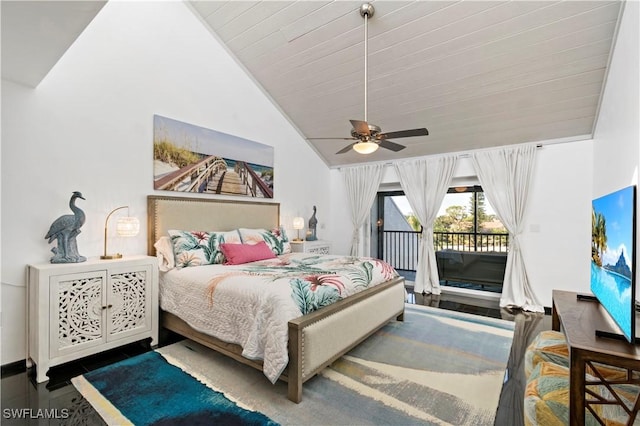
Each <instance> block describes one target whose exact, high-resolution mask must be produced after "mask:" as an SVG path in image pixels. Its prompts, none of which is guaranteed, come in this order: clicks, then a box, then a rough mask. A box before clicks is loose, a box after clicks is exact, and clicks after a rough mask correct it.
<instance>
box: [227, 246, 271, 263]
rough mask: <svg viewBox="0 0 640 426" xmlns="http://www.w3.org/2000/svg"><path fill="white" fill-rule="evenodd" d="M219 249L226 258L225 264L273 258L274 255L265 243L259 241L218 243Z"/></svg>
mask: <svg viewBox="0 0 640 426" xmlns="http://www.w3.org/2000/svg"><path fill="white" fill-rule="evenodd" d="M220 249H221V250H222V253H224V257H225V258H226V259H227V261H226V262H225V265H242V264H243V263H249V262H255V261H257V260H264V259H273V258H275V257H276V255H275V254H274V253H273V251H271V249H270V248H269V246H267V243H265V242H264V241H260V242H258V243H256V244H225V243H223V244H220Z"/></svg>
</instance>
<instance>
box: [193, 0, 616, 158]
mask: <svg viewBox="0 0 640 426" xmlns="http://www.w3.org/2000/svg"><path fill="white" fill-rule="evenodd" d="M362 3H363V2H361V1H260V2H257V1H226V2H222V1H220V2H218V1H191V2H190V5H191V6H192V9H193V10H194V12H195V13H196V14H197V15H199V16H200V17H201V19H202V20H203V22H205V23H206V25H208V26H209V27H210V29H211V31H212V33H213V34H214V35H215V36H216V37H217V38H218V39H219V40H220V41H221V42H223V43H224V44H225V45H226V46H227V48H228V50H229V51H230V52H231V53H232V54H233V55H234V56H235V57H236V59H237V61H238V62H239V63H241V64H242V65H243V67H244V68H245V69H246V70H247V71H248V72H249V73H250V74H251V75H252V77H253V78H254V79H255V81H257V82H258V83H259V84H260V85H261V86H262V89H263V90H264V91H265V92H266V93H267V94H268V95H269V96H270V97H271V98H272V99H273V101H274V102H275V103H276V104H277V105H278V107H279V108H280V109H281V110H282V111H283V112H284V113H285V114H286V115H287V116H288V118H289V119H290V120H291V122H292V123H294V125H295V126H296V127H297V128H298V130H299V131H300V133H301V134H302V135H303V136H304V137H305V138H317V137H330V138H333V137H335V138H336V139H331V140H313V141H309V143H310V144H312V147H313V148H314V149H315V150H316V151H317V152H318V154H319V155H320V156H321V157H322V158H323V159H324V160H325V161H326V163H327V164H328V165H329V166H342V165H348V164H356V163H363V162H367V161H388V160H394V159H402V158H408V157H416V156H424V155H431V154H438V153H444V152H459V151H468V150H472V149H477V148H483V147H494V146H501V145H511V144H516V143H527V142H538V141H555V140H572V139H575V140H580V139H589V138H590V137H591V135H592V132H593V128H594V125H595V120H596V115H597V110H598V105H599V99H600V96H601V93H602V90H603V84H604V80H605V77H606V70H607V65H608V61H609V57H610V55H611V51H612V48H613V45H614V37H615V33H616V28H617V23H618V18H619V14H620V11H621V7H622V3H621V2H619V1H600V0H596V1H547V0H544V1H372V2H370V3H371V4H373V6H374V7H375V14H374V16H373V17H372V18H371V19H370V20H369V21H368V22H369V23H368V33H369V37H368V52H369V54H368V79H367V80H368V91H367V92H368V102H367V103H368V105H367V107H368V108H367V109H368V122H369V123H373V124H376V125H378V126H380V127H381V128H382V131H383V132H389V131H396V130H404V129H413V128H418V127H426V128H428V129H429V133H430V135H429V136H419V137H411V138H402V139H394V140H393V141H394V142H396V143H401V144H403V145H406V147H407V148H406V149H404V150H402V151H399V152H395V153H394V152H392V151H390V150H386V149H378V150H377V151H376V152H375V153H373V154H369V155H362V154H357V153H355V152H354V151H353V150H350V151H349V152H347V153H345V154H341V155H336V154H335V153H336V152H337V151H338V150H340V149H342V148H343V147H345V146H346V145H348V144H349V143H351V142H350V141H346V140H341V139H340V138H345V137H350V131H351V124H350V123H349V120H350V119H356V120H364V98H365V95H364V93H365V90H364V89H365V84H364V56H365V55H364V19H363V18H362V17H361V16H360V14H359V12H358V10H359V9H360V6H361V5H362Z"/></svg>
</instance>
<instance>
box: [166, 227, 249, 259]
mask: <svg viewBox="0 0 640 426" xmlns="http://www.w3.org/2000/svg"><path fill="white" fill-rule="evenodd" d="M169 236H170V237H171V243H172V244H173V253H174V254H175V262H176V267H177V268H184V267H187V266H200V265H211V264H223V263H225V261H226V259H225V257H224V254H223V253H222V250H221V249H220V244H222V243H230V244H231V243H233V244H240V243H241V242H242V241H241V240H240V234H239V233H238V231H229V232H206V231H179V230H175V229H171V230H169Z"/></svg>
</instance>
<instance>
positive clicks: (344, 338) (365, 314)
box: [301, 285, 405, 381]
mask: <svg viewBox="0 0 640 426" xmlns="http://www.w3.org/2000/svg"><path fill="white" fill-rule="evenodd" d="M404 301H405V290H404V286H403V285H397V286H394V287H390V288H389V289H387V290H385V291H382V292H380V293H378V294H376V295H374V296H372V297H370V298H368V299H366V300H364V301H361V302H359V303H358V304H357V305H353V306H352V307H350V309H347V310H344V311H339V312H336V313H334V314H333V315H331V316H328V317H326V318H323V319H321V320H320V321H317V322H315V323H313V324H310V325H309V326H307V327H305V328H304V329H303V330H302V342H301V347H302V378H303V381H304V380H306V379H307V378H308V377H309V376H310V375H313V374H315V373H316V372H317V371H316V370H317V369H318V368H322V367H323V366H324V364H325V363H326V362H327V361H329V360H331V359H332V358H334V356H335V354H338V353H344V351H345V350H348V349H349V348H351V347H352V346H354V342H360V341H361V340H363V339H364V338H366V337H368V336H369V334H370V333H371V332H373V331H375V330H377V329H378V328H380V326H382V325H384V324H386V323H387V322H388V321H389V320H390V319H393V318H394V317H396V316H397V315H398V313H399V312H401V311H402V310H403V309H404Z"/></svg>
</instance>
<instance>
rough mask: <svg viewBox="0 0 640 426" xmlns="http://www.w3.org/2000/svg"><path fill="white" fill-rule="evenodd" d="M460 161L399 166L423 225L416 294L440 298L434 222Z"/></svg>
mask: <svg viewBox="0 0 640 426" xmlns="http://www.w3.org/2000/svg"><path fill="white" fill-rule="evenodd" d="M455 167H456V157H454V156H444V157H437V158H429V159H424V160H415V161H409V162H403V163H396V164H395V168H396V172H397V173H398V177H399V178H400V185H402V189H403V190H404V194H405V195H406V197H407V200H408V201H409V205H410V206H411V209H412V210H413V214H414V215H415V216H416V217H417V218H418V220H419V221H420V223H421V224H422V234H421V235H420V237H421V238H420V245H419V247H418V264H417V265H416V281H415V287H414V292H416V293H431V294H440V278H439V277H438V266H437V264H436V252H435V249H434V247H433V222H434V221H435V219H436V216H437V215H438V210H440V205H441V204H442V200H443V199H444V196H445V195H446V194H447V190H448V189H449V184H450V183H451V177H452V176H453V172H454V170H455Z"/></svg>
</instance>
